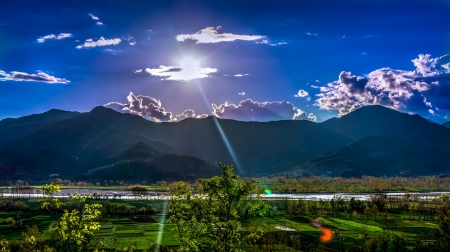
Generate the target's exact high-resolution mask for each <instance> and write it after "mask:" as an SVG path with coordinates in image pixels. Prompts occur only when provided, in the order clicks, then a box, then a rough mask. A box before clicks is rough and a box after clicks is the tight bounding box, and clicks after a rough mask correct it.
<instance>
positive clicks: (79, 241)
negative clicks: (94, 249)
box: [49, 193, 102, 251]
mask: <svg viewBox="0 0 450 252" xmlns="http://www.w3.org/2000/svg"><path fill="white" fill-rule="evenodd" d="M73 198H74V199H75V200H78V201H79V203H80V208H81V210H76V209H74V210H72V211H70V212H69V211H68V210H65V211H64V213H63V215H62V216H61V218H60V220H59V221H57V222H55V223H52V224H51V225H50V226H49V231H51V232H52V233H53V234H54V235H55V236H56V237H57V239H58V240H59V241H60V246H61V249H62V250H64V251H86V250H87V247H88V245H89V242H90V240H91V238H92V236H93V231H94V230H99V229H100V224H99V223H98V222H97V221H96V220H97V219H98V218H99V217H100V216H101V212H100V209H101V208H102V205H100V204H85V201H86V196H79V195H78V193H76V194H75V195H74V197H73Z"/></svg>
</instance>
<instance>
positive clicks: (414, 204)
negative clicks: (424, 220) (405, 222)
mask: <svg viewBox="0 0 450 252" xmlns="http://www.w3.org/2000/svg"><path fill="white" fill-rule="evenodd" d="M419 208H420V204H419V202H412V203H411V204H410V205H409V210H410V211H411V215H412V218H413V220H415V218H414V214H415V213H416V212H417V211H419ZM419 218H420V216H419Z"/></svg>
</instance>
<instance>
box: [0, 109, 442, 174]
mask: <svg viewBox="0 0 450 252" xmlns="http://www.w3.org/2000/svg"><path fill="white" fill-rule="evenodd" d="M449 126H450V123H445V124H443V125H439V124H436V123H433V122H430V121H428V120H426V119H424V118H422V117H420V116H419V115H410V114H406V113H401V112H398V111H395V110H392V109H389V108H385V107H382V106H366V107H362V108H360V109H358V110H356V111H354V112H352V113H349V114H347V115H344V116H342V117H339V118H332V119H330V120H327V121H325V122H322V123H314V122H311V121H306V120H299V121H296V120H285V121H271V122H243V121H235V120H228V119H220V118H216V117H213V116H210V117H207V118H203V119H196V118H188V119H185V120H182V121H180V122H163V123H156V122H152V121H148V120H145V119H144V118H142V117H140V116H138V115H132V114H127V113H125V114H123V113H119V112H116V111H114V110H112V109H109V108H105V107H102V106H100V107H96V108H94V109H93V110H91V111H90V112H87V113H79V112H69V111H62V110H56V109H52V110H49V111H47V112H45V113H42V114H34V115H29V116H25V117H20V118H15V119H11V118H7V119H3V120H1V121H0V173H1V174H5V175H4V176H2V178H0V180H14V179H32V180H37V179H44V178H48V176H49V175H50V174H59V176H60V177H61V178H67V179H83V180H93V181H101V180H104V179H112V180H141V181H142V180H147V181H157V180H178V179H185V180H191V179H192V180H193V179H196V178H198V177H208V176H213V175H216V174H220V170H219V168H218V167H217V162H219V161H220V162H223V163H229V164H234V165H235V167H236V172H238V173H239V174H240V175H241V176H264V175H274V174H276V175H284V174H286V175H293V176H299V175H309V174H316V175H327V176H345V177H352V176H353V177H360V176H364V175H372V176H393V175H404V176H416V175H435V174H440V173H447V172H449V171H450V129H449V128H448V127H449Z"/></svg>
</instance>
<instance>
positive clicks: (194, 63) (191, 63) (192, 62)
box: [178, 57, 201, 71]
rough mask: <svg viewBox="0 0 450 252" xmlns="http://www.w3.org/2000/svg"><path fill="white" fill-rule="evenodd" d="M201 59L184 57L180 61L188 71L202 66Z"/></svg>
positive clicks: (181, 65)
mask: <svg viewBox="0 0 450 252" xmlns="http://www.w3.org/2000/svg"><path fill="white" fill-rule="evenodd" d="M200 63H201V62H200V60H196V59H194V58H192V57H184V58H182V59H181V60H180V61H179V63H178V64H179V66H180V67H181V68H182V69H183V70H186V71H188V70H189V69H195V70H196V69H199V68H200Z"/></svg>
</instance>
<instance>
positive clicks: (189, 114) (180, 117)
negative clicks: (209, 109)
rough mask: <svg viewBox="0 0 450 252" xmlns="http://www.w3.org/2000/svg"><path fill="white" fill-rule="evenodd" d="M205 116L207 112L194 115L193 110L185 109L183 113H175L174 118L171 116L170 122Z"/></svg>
mask: <svg viewBox="0 0 450 252" xmlns="http://www.w3.org/2000/svg"><path fill="white" fill-rule="evenodd" d="M206 117H208V115H207V114H202V115H196V114H195V112H194V110H192V109H187V110H185V111H184V112H183V113H181V114H180V115H176V116H175V117H174V118H172V122H179V121H181V120H184V119H186V118H206Z"/></svg>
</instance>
